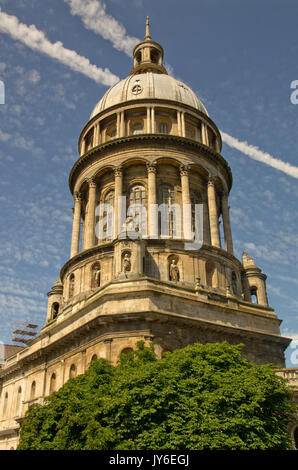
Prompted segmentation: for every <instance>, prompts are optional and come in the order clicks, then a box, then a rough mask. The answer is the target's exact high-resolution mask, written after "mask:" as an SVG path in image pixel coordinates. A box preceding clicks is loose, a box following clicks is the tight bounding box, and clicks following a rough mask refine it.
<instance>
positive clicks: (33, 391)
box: [30, 380, 36, 400]
mask: <svg viewBox="0 0 298 470" xmlns="http://www.w3.org/2000/svg"><path fill="white" fill-rule="evenodd" d="M35 394H36V382H35V380H34V381H33V382H32V384H31V391H30V400H34V398H35Z"/></svg>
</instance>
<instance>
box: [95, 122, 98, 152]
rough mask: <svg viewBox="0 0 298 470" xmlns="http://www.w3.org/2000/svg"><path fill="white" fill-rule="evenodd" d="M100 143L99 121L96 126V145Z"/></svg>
mask: <svg viewBox="0 0 298 470" xmlns="http://www.w3.org/2000/svg"><path fill="white" fill-rule="evenodd" d="M97 145H99V122H98V123H96V124H95V126H94V147H97Z"/></svg>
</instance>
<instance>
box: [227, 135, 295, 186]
mask: <svg viewBox="0 0 298 470" xmlns="http://www.w3.org/2000/svg"><path fill="white" fill-rule="evenodd" d="M220 132H221V136H222V140H223V142H225V143H226V144H227V145H229V146H230V147H233V148H235V149H237V150H239V151H240V152H242V153H244V154H245V155H247V156H248V157H250V158H252V159H253V160H257V161H259V162H262V163H265V165H269V166H271V167H273V168H275V169H276V170H279V171H283V172H284V173H286V174H287V175H289V176H292V177H293V178H298V167H296V166H293V165H291V164H290V163H287V162H284V161H282V160H279V159H278V158H275V157H273V156H272V155H270V154H269V153H267V152H263V150H260V149H259V148H258V147H255V146H254V145H250V144H248V143H247V142H242V141H240V140H238V139H236V138H235V137H232V136H230V135H229V134H226V133H225V132H223V131H220Z"/></svg>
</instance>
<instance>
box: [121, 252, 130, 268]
mask: <svg viewBox="0 0 298 470" xmlns="http://www.w3.org/2000/svg"><path fill="white" fill-rule="evenodd" d="M130 270H131V262H130V255H129V254H128V253H126V254H125V256H124V258H123V271H124V272H125V273H128V272H130Z"/></svg>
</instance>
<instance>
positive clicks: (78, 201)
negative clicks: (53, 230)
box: [70, 192, 82, 258]
mask: <svg viewBox="0 0 298 470" xmlns="http://www.w3.org/2000/svg"><path fill="white" fill-rule="evenodd" d="M74 203H75V206H74V210H73V226H72V237H71V250H70V257H71V258H72V257H73V256H75V255H77V254H78V253H79V245H80V228H81V209H82V198H81V194H80V193H78V192H76V193H75V194H74Z"/></svg>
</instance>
